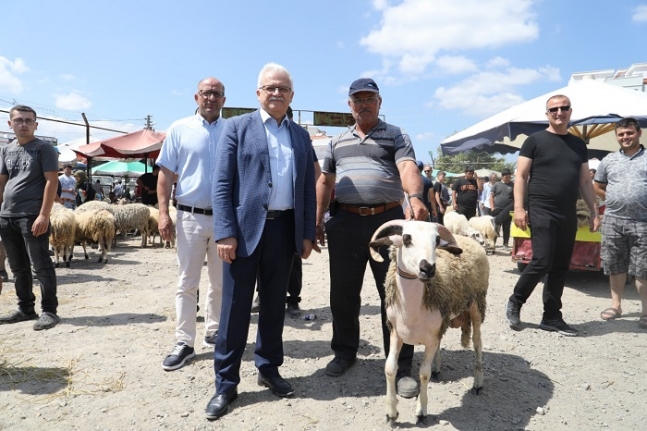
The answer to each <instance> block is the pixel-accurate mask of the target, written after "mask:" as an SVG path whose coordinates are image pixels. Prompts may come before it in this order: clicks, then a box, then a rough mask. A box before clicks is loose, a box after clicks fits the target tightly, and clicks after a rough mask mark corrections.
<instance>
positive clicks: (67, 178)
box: [58, 165, 76, 210]
mask: <svg viewBox="0 0 647 431" xmlns="http://www.w3.org/2000/svg"><path fill="white" fill-rule="evenodd" d="M58 182H59V183H61V202H63V205H64V206H65V208H69V209H71V210H73V209H74V208H76V197H75V188H76V180H75V179H74V175H72V166H71V165H65V166H64V167H63V174H61V175H60V176H59V177H58Z"/></svg>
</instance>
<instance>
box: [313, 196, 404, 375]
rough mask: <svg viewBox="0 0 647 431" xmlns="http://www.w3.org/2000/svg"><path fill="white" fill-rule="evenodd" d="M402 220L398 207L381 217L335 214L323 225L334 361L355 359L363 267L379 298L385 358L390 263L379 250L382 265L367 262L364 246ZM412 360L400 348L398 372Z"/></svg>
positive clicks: (358, 337)
mask: <svg viewBox="0 0 647 431" xmlns="http://www.w3.org/2000/svg"><path fill="white" fill-rule="evenodd" d="M402 218H404V214H403V212H402V207H400V206H398V207H395V208H393V209H390V210H388V211H385V212H383V213H382V214H378V215H374V216H366V217H362V216H360V215H358V214H351V213H349V212H346V211H343V210H339V211H338V212H337V214H336V215H335V216H334V217H332V218H331V219H330V220H328V221H327V222H326V235H327V238H328V254H329V256H330V310H331V311H332V318H333V336H332V342H331V347H332V349H333V351H334V352H335V356H336V357H339V358H342V359H346V360H348V361H354V360H355V358H356V357H357V350H358V349H359V339H360V327H359V313H360V307H361V292H362V284H363V281H364V273H365V272H366V264H367V263H368V264H369V266H370V268H371V271H372V272H373V278H374V279H375V285H376V287H377V291H378V293H379V295H380V314H381V317H382V341H383V344H384V352H385V354H386V356H388V355H389V347H390V332H389V329H388V328H387V326H386V322H387V318H386V311H385V309H384V296H385V293H384V279H385V278H386V273H387V271H388V269H389V263H390V260H389V257H388V249H387V248H386V247H382V249H381V250H380V252H381V254H382V257H384V262H376V261H374V260H373V259H371V258H370V255H369V247H368V243H369V241H370V240H371V237H372V236H373V233H374V232H375V231H376V230H377V228H379V227H380V226H381V225H382V224H383V223H385V222H387V221H390V220H395V219H402ZM412 360H413V346H411V345H408V344H404V345H403V346H402V350H400V356H399V358H398V368H399V369H401V370H410V369H411V362H412Z"/></svg>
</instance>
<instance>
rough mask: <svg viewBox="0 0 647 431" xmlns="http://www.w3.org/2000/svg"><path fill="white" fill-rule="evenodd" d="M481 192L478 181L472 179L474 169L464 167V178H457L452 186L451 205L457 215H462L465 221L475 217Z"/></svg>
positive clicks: (481, 186)
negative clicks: (465, 218)
mask: <svg viewBox="0 0 647 431" xmlns="http://www.w3.org/2000/svg"><path fill="white" fill-rule="evenodd" d="M482 190H483V185H482V183H481V182H480V181H478V180H477V179H476V178H474V167H473V166H470V165H468V166H466V167H465V177H464V178H458V179H456V181H454V184H453V185H452V205H453V206H454V209H455V210H456V212H457V213H459V214H463V215H464V216H465V217H467V219H468V220H469V219H471V218H472V217H474V216H475V215H476V206H477V204H478V197H479V192H481V191H482Z"/></svg>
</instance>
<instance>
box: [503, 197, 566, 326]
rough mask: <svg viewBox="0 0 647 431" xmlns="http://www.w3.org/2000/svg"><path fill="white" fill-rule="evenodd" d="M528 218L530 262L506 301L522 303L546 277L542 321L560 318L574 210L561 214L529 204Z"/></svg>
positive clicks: (559, 211)
mask: <svg viewBox="0 0 647 431" xmlns="http://www.w3.org/2000/svg"><path fill="white" fill-rule="evenodd" d="M528 217H529V220H530V229H531V230H532V260H531V261H530V263H529V264H528V266H526V269H524V271H523V272H522V273H521V276H520V277H519V280H518V281H517V284H516V286H515V287H514V293H513V294H512V296H511V297H510V301H512V302H516V303H517V304H524V303H525V302H526V300H527V299H528V298H529V297H530V295H531V294H532V291H533V290H534V289H535V287H536V286H537V283H539V281H540V280H541V279H542V278H543V277H544V275H546V279H545V281H544V293H543V301H544V315H543V320H555V319H561V318H562V312H561V308H562V293H563V292H564V283H565V280H566V271H568V269H569V265H570V262H571V255H572V254H573V247H574V245H575V234H576V233H577V215H576V213H575V207H573V208H572V209H569V210H567V211H564V210H558V209H556V208H544V207H536V206H532V205H531V206H530V209H529V211H528Z"/></svg>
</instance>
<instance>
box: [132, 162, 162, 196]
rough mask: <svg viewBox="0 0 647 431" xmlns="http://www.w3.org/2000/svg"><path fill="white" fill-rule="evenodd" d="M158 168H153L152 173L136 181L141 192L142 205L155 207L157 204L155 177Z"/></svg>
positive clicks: (158, 170)
mask: <svg viewBox="0 0 647 431" xmlns="http://www.w3.org/2000/svg"><path fill="white" fill-rule="evenodd" d="M159 172H160V167H159V166H157V165H155V166H153V173H150V172H148V173H146V174H144V175H142V176H141V177H139V178H138V179H137V185H138V186H139V187H140V189H141V191H142V203H143V204H144V205H155V204H156V203H157V176H158V175H159Z"/></svg>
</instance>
